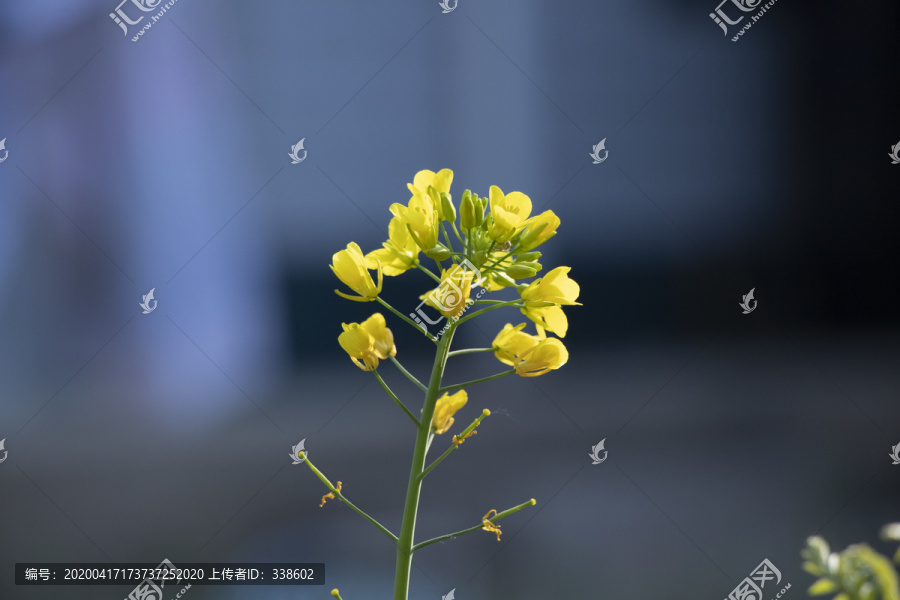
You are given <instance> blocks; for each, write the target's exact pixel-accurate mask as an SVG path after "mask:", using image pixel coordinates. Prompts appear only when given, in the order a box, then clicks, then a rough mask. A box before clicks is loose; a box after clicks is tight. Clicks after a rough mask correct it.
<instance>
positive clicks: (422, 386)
mask: <svg viewBox="0 0 900 600" xmlns="http://www.w3.org/2000/svg"><path fill="white" fill-rule="evenodd" d="M388 358H390V359H391V362H392V363H394V366H396V367H397V369H399V370H400V372H401V373H403V374H404V375H406V378H407V379H409V380H410V381H412V382H413V383H414V384H416V387H417V388H419V389H420V390H422V391H423V392H424V391H426V390H427V389H428V388H426V387H425V384H423V383H422V382H421V381H419V380H418V379H416V376H415V375H413V374H412V373H410V372H409V371H407V370H406V369H405V368H404V367H403V365H401V364H400V361H399V360H397V359H396V358H394V357H393V356H389V357H388Z"/></svg>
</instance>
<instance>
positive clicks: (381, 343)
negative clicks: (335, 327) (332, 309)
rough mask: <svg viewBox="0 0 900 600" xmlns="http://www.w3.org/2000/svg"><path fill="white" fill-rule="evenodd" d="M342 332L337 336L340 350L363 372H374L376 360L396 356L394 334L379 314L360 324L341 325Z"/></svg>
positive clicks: (376, 364) (376, 365)
mask: <svg viewBox="0 0 900 600" xmlns="http://www.w3.org/2000/svg"><path fill="white" fill-rule="evenodd" d="M341 327H342V328H343V329H344V332H343V333H342V334H341V335H339V336H338V343H339V344H340V345H341V348H343V349H344V351H345V352H346V353H347V354H349V355H350V359H351V360H352V361H353V362H354V364H356V366H357V367H359V368H360V369H362V370H363V371H374V370H375V369H377V368H378V360H379V359H386V358H387V357H388V356H397V347H396V346H395V345H394V334H393V333H392V332H391V330H390V329H388V328H387V325H386V324H385V321H384V316H383V315H382V314H381V313H375V314H374V315H372V316H371V317H369V318H368V319H366V320H365V321H363V322H362V323H350V324H349V325H348V324H346V323H341Z"/></svg>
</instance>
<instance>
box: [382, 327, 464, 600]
mask: <svg viewBox="0 0 900 600" xmlns="http://www.w3.org/2000/svg"><path fill="white" fill-rule="evenodd" d="M455 330H456V324H450V326H449V327H448V328H447V332H446V333H445V334H444V335H443V336H442V337H441V339H440V340H439V341H438V345H437V353H436V355H435V357H434V366H433V367H432V369H431V379H430V380H429V382H428V389H427V390H426V392H425V402H424V406H423V408H422V418H421V419H420V420H419V429H418V433H417V434H416V446H415V449H414V451H413V459H412V466H411V467H410V470H409V483H408V484H407V488H406V501H405V504H404V506H403V520H402V524H401V526H400V538H399V539H398V541H397V568H396V573H395V576H394V600H408V598H409V575H410V570H411V568H412V555H413V539H414V537H415V530H416V516H417V514H418V511H419V494H420V492H421V491H422V479H421V477H420V474H421V473H422V470H423V469H424V468H425V454H426V452H427V447H428V439H429V438H430V437H431V419H432V418H433V417H434V406H435V404H436V403H437V398H438V395H439V394H440V392H441V380H442V379H443V377H444V367H446V365H447V355H448V354H449V353H450V344H451V342H452V341H453V333H454V331H455Z"/></svg>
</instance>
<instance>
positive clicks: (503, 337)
mask: <svg viewBox="0 0 900 600" xmlns="http://www.w3.org/2000/svg"><path fill="white" fill-rule="evenodd" d="M524 328H525V323H521V324H519V325H516V326H515V327H513V326H512V325H511V324H510V323H507V324H506V326H505V327H504V328H503V329H502V330H501V331H500V333H498V334H497V337H495V338H494V341H493V343H492V347H493V349H494V356H496V357H497V360H499V361H500V362H502V363H503V364H507V365H509V366H511V367H513V368H514V369H515V370H516V374H518V375H520V376H522V377H537V376H538V375H543V374H544V373H547V372H548V371H551V370H554V369H558V368H560V367H561V366H563V365H564V364H566V362H568V360H569V352H568V350H566V347H565V346H564V345H563V343H562V342H561V341H560V340H558V339H556V338H548V337H547V336H546V335H545V334H544V330H543V329H541V328H540V327H538V335H530V334H527V333H525V332H524V331H522V329H524Z"/></svg>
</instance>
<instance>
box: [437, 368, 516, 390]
mask: <svg viewBox="0 0 900 600" xmlns="http://www.w3.org/2000/svg"><path fill="white" fill-rule="evenodd" d="M515 372H516V370H515V369H510V370H509V371H503V372H502V373H497V374H495V375H491V376H490V377H482V378H481V379H473V380H472V381H467V382H465V383H456V384H454V385H448V386H447V387H442V388H441V392H452V391H453V390H459V389H462V388H464V387H469V386H472V385H475V384H476V383H484V382H485V381H490V380H491V379H500V378H501V377H506V376H507V375H512V374H513V373H515Z"/></svg>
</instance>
